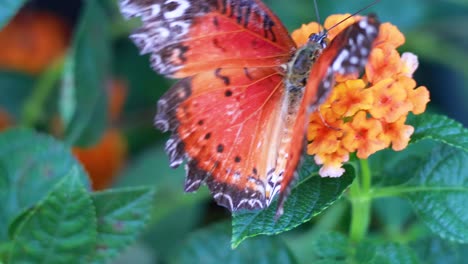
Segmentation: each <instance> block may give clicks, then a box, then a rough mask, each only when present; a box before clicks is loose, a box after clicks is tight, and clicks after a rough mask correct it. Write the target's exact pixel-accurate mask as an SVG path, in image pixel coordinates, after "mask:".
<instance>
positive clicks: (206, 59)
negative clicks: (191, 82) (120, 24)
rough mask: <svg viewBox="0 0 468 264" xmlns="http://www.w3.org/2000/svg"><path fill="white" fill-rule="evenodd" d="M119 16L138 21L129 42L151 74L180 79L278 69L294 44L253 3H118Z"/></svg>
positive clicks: (124, 0)
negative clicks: (143, 56)
mask: <svg viewBox="0 0 468 264" xmlns="http://www.w3.org/2000/svg"><path fill="white" fill-rule="evenodd" d="M120 7H121V10H122V14H123V15H124V16H125V17H127V18H131V17H141V20H142V22H143V25H142V27H141V28H139V29H137V30H136V31H135V32H134V33H133V34H132V35H131V38H132V39H133V41H134V42H135V43H136V45H137V46H138V47H139V48H140V51H141V53H142V54H145V53H151V64H152V66H153V68H154V69H155V70H156V71H157V72H159V73H161V74H164V75H167V76H171V77H176V78H182V77H187V76H192V75H194V74H196V73H199V72H205V71H208V70H212V69H216V68H226V67H230V68H232V67H235V68H243V67H267V66H277V65H279V64H281V63H284V62H285V61H287V60H288V59H289V56H290V53H291V51H292V50H293V49H294V47H295V44H294V42H293V41H292V39H291V38H290V37H289V35H288V33H287V30H286V29H285V27H284V26H283V24H282V23H281V22H280V21H279V19H278V18H277V17H276V16H275V15H274V14H273V13H272V12H271V11H270V10H269V9H268V8H267V7H266V6H265V5H264V4H263V3H262V2H260V1H257V0H198V1H195V0H121V1H120Z"/></svg>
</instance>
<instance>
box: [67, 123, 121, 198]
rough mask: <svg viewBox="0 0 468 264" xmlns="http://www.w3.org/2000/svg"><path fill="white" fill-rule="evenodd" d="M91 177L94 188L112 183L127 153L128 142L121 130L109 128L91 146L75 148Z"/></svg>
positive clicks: (105, 186)
mask: <svg viewBox="0 0 468 264" xmlns="http://www.w3.org/2000/svg"><path fill="white" fill-rule="evenodd" d="M73 154H74V155H75V157H76V158H77V159H78V160H80V162H81V164H83V166H84V168H85V169H86V171H87V172H88V174H89V177H90V178H91V184H92V187H93V190H102V189H105V188H107V187H109V185H110V184H111V183H112V180H113V179H114V177H115V176H116V175H117V173H118V172H119V171H120V170H121V169H122V167H123V164H124V163H125V158H126V154H127V142H126V140H125V138H124V136H123V135H122V134H121V133H120V131H118V130H116V129H109V130H108V131H106V132H105V133H104V135H103V137H102V138H101V140H100V141H99V142H98V143H97V144H96V145H94V146H91V147H89V148H78V147H75V148H73Z"/></svg>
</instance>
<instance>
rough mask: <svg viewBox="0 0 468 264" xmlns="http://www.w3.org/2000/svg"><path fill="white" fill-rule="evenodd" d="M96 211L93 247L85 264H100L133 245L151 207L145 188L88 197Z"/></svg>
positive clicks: (150, 195) (151, 197) (150, 193)
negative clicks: (95, 239)
mask: <svg viewBox="0 0 468 264" xmlns="http://www.w3.org/2000/svg"><path fill="white" fill-rule="evenodd" d="M92 198H93V203H94V207H95V208H96V216H97V219H98V222H97V232H98V233H97V244H96V249H95V252H94V254H93V255H92V256H91V257H90V259H89V261H88V262H87V263H104V262H105V260H109V259H110V258H112V257H114V256H116V255H117V254H118V253H120V252H121V251H122V250H123V249H124V248H125V247H126V246H128V245H130V243H131V242H133V241H134V240H135V239H136V238H137V236H138V235H139V233H140V232H141V231H142V230H143V228H144V227H145V224H147V222H148V220H149V218H150V214H151V211H152V207H153V203H154V190H153V189H152V188H148V187H140V188H124V189H114V190H107V191H103V192H97V193H93V194H92Z"/></svg>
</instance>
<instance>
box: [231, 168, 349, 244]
mask: <svg viewBox="0 0 468 264" xmlns="http://www.w3.org/2000/svg"><path fill="white" fill-rule="evenodd" d="M345 170H346V172H345V174H344V175H343V176H341V177H340V178H321V177H318V176H311V177H308V178H306V179H304V180H302V181H301V182H299V184H297V185H296V186H294V187H293V188H292V191H291V194H290V195H289V196H288V199H287V200H286V203H285V205H284V214H283V215H282V216H281V217H280V218H279V219H278V220H275V214H276V209H277V202H276V201H275V202H273V203H272V204H271V205H270V206H269V207H268V208H267V209H265V210H259V211H243V212H239V213H236V214H234V215H233V217H234V218H233V222H232V226H233V231H232V246H233V247H236V246H238V245H239V244H240V243H241V242H242V241H243V240H244V239H246V238H248V237H253V236H256V235H261V234H264V235H273V234H278V233H281V232H284V231H287V230H290V229H292V228H294V227H296V226H298V225H300V224H302V223H305V222H307V221H309V220H310V219H311V218H312V217H314V216H316V215H317V214H319V213H321V212H322V211H323V210H325V209H326V208H327V207H328V206H330V205H331V204H333V203H334V202H335V201H336V200H337V199H338V198H339V197H340V196H341V195H342V193H343V192H344V190H346V188H347V187H348V186H349V185H350V184H351V183H352V182H353V179H354V177H355V176H354V168H353V167H351V166H350V165H345ZM301 178H303V177H301Z"/></svg>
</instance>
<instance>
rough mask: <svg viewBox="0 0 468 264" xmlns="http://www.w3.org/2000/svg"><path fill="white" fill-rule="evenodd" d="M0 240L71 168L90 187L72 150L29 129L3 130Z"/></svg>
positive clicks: (0, 156)
mask: <svg viewBox="0 0 468 264" xmlns="http://www.w3.org/2000/svg"><path fill="white" fill-rule="evenodd" d="M0 163H1V164H2V167H3V170H2V171H3V173H1V174H0V177H1V178H0V201H2V202H1V203H0V219H2V223H3V225H1V227H0V240H4V239H6V238H7V228H8V226H9V225H10V224H11V223H12V221H13V220H14V219H15V218H16V217H17V216H19V215H21V214H22V212H23V211H25V210H27V209H28V208H31V207H32V206H34V205H35V204H36V203H37V202H38V201H40V200H41V199H42V198H43V197H44V196H46V195H47V193H48V192H49V191H50V189H51V188H52V186H54V185H55V184H56V183H57V182H59V181H60V180H61V179H62V177H63V176H64V175H66V174H67V173H68V172H70V171H77V172H78V175H79V177H80V179H81V181H82V182H83V183H84V184H85V185H86V187H87V188H88V186H89V182H88V178H87V176H86V174H85V173H84V171H83V169H82V168H81V165H79V163H78V162H77V161H76V160H75V158H74V157H73V156H72V154H71V153H70V150H69V149H67V148H65V147H64V146H63V144H62V143H61V142H59V141H57V140H55V139H54V138H52V137H50V136H47V135H43V134H39V133H36V132H34V131H31V130H27V129H10V130H7V131H5V132H2V133H0Z"/></svg>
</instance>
